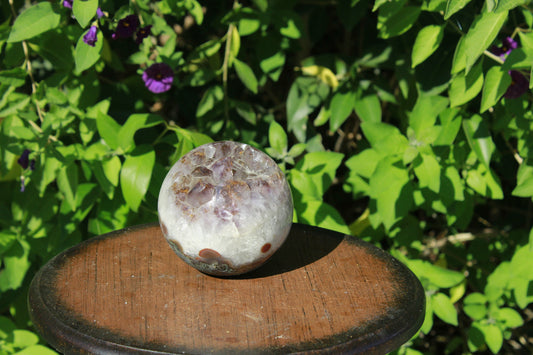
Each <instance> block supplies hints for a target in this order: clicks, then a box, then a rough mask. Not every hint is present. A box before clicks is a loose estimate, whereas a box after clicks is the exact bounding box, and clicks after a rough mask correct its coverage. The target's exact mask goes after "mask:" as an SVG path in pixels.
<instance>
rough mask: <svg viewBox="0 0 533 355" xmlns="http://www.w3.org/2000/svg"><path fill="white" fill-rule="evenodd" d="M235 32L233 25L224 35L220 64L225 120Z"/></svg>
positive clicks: (227, 110) (227, 108)
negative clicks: (224, 41)
mask: <svg viewBox="0 0 533 355" xmlns="http://www.w3.org/2000/svg"><path fill="white" fill-rule="evenodd" d="M234 30H235V25H234V24H230V25H229V27H228V32H227V33H226V48H225V51H224V62H223V64H222V88H223V90H224V115H225V117H226V119H229V100H228V70H229V57H230V55H231V40H232V37H233V36H232V34H233V31H234Z"/></svg>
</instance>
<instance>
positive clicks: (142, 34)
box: [135, 25, 152, 44]
mask: <svg viewBox="0 0 533 355" xmlns="http://www.w3.org/2000/svg"><path fill="white" fill-rule="evenodd" d="M151 29H152V25H148V26H145V27H141V28H139V31H137V37H136V38H135V43H137V44H141V43H142V41H143V39H145V38H146V37H148V36H150V34H151Z"/></svg>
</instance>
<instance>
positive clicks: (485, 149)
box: [463, 115, 496, 170]
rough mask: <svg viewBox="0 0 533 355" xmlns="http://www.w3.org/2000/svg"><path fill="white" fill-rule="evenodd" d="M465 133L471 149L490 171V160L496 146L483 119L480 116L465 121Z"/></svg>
mask: <svg viewBox="0 0 533 355" xmlns="http://www.w3.org/2000/svg"><path fill="white" fill-rule="evenodd" d="M463 131H464V133H465V136H466V139H467V141H468V145H470V148H471V149H472V150H473V151H474V153H475V154H476V156H477V158H478V159H479V161H480V162H481V163H482V164H483V165H484V166H485V168H487V170H490V159H491V156H492V153H493V152H494V150H495V149H496V146H495V145H494V142H493V141H492V137H491V135H490V131H489V129H488V127H487V125H486V123H485V122H484V121H483V118H482V117H481V116H479V115H474V116H472V118H470V119H466V120H463Z"/></svg>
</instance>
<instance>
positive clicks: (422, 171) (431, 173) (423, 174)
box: [413, 154, 441, 193]
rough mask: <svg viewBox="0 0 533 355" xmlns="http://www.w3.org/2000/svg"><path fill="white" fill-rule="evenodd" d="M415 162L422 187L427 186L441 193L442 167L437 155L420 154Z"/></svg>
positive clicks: (415, 168)
mask: <svg viewBox="0 0 533 355" xmlns="http://www.w3.org/2000/svg"><path fill="white" fill-rule="evenodd" d="M413 163H414V171H415V174H416V177H417V178H418V181H419V185H420V187H427V188H429V189H430V190H431V191H433V192H435V193H439V191H440V186H441V181H440V176H441V167H440V164H439V162H438V161H437V159H436V158H435V156H434V155H430V154H420V155H419V156H418V157H417V158H416V159H415V160H414V162H413Z"/></svg>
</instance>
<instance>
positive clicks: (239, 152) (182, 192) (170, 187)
mask: <svg viewBox="0 0 533 355" xmlns="http://www.w3.org/2000/svg"><path fill="white" fill-rule="evenodd" d="M158 212H159V222H160V224H161V229H162V231H163V234H164V235H165V238H166V239H167V241H168V243H169V244H170V246H171V247H172V249H173V250H174V251H175V252H176V254H178V256H180V257H181V258H182V259H183V260H184V261H185V262H187V263H188V264H189V265H191V266H193V267H195V268H197V269H198V270H200V271H202V272H205V273H207V274H211V275H218V276H225V275H238V274H242V273H245V272H248V271H251V270H253V269H255V268H257V267H259V266H260V265H261V264H263V263H264V262H265V261H266V260H267V259H268V258H269V257H270V256H271V255H272V254H273V253H274V252H275V251H276V250H277V249H278V248H279V247H280V246H281V245H282V244H283V242H284V241H285V239H286V237H287V235H288V233H289V230H290V228H291V224H292V197H291V192H290V189H289V185H288V183H287V180H286V179H285V176H284V174H283V172H282V171H281V170H280V169H279V167H278V166H277V165H276V163H275V162H274V160H272V159H271V158H270V157H269V156H268V155H266V154H265V153H263V152H261V151H259V150H257V149H255V148H253V147H251V146H249V145H247V144H243V143H237V142H229V141H224V142H214V143H208V144H204V145H202V146H200V147H198V148H196V149H193V150H192V151H190V152H189V153H187V154H186V155H184V156H183V157H182V158H181V159H180V160H178V162H177V163H176V164H175V165H174V166H173V167H172V168H171V169H170V171H169V172H168V174H167V176H166V178H165V180H164V181H163V185H162V186H161V191H160V193H159V201H158Z"/></svg>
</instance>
